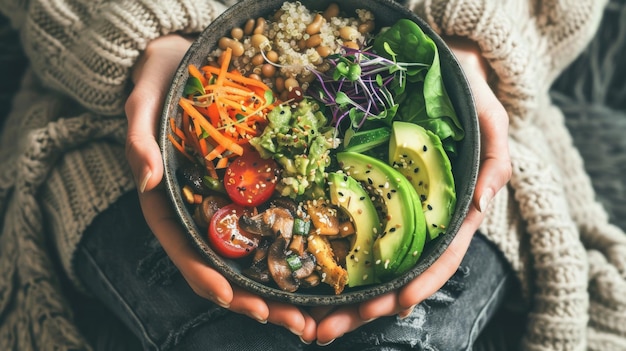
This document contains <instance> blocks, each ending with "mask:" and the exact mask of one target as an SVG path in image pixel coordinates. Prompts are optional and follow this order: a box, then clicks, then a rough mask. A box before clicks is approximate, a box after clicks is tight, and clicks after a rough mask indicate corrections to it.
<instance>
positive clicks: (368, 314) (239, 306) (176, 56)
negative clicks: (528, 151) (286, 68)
mask: <svg viewBox="0 0 626 351" xmlns="http://www.w3.org/2000/svg"><path fill="white" fill-rule="evenodd" d="M446 41H447V43H448V44H449V45H450V47H451V48H452V49H453V51H454V53H455V55H456V56H457V58H458V59H459V61H460V63H461V66H462V67H463V69H464V71H465V73H466V75H467V78H468V81H469V82H470V85H471V87H472V91H473V93H474V98H475V102H476V107H477V112H478V116H479V124H480V131H481V135H482V140H481V141H482V145H483V148H482V150H481V168H480V172H479V176H478V181H477V185H476V191H475V194H474V199H473V203H472V206H470V209H469V213H468V215H467V218H466V220H465V221H464V223H463V225H462V226H461V229H460V231H459V233H458V235H457V236H456V237H455V239H454V240H453V241H452V243H451V244H450V246H449V248H448V249H447V250H446V251H445V252H444V254H443V255H442V256H441V257H440V258H439V259H438V260H437V261H436V262H435V263H434V264H433V265H432V266H431V267H430V268H429V269H428V270H427V271H425V272H424V273H423V274H421V275H420V276H419V277H417V278H416V279H414V280H413V281H411V282H410V283H408V284H407V285H406V286H404V287H403V288H402V289H399V290H397V291H394V292H391V293H388V294H385V295H382V296H379V297H377V298H374V299H372V300H369V301H366V302H363V303H360V304H355V305H348V306H343V307H340V308H336V309H333V308H313V309H306V310H305V309H303V308H300V307H297V306H293V305H289V304H284V303H278V302H274V301H271V300H265V299H263V298H261V297H259V296H255V295H253V294H251V293H248V292H246V291H244V290H241V289H239V288H237V287H236V286H231V285H230V283H229V282H228V281H227V280H226V278H224V277H223V276H222V275H221V274H220V273H218V272H217V271H215V270H213V269H212V268H211V267H209V266H208V265H207V264H206V263H205V262H204V260H203V259H202V258H201V257H200V255H199V254H198V253H197V252H196V251H195V249H194V248H193V247H192V246H191V244H190V243H189V241H188V240H187V238H186V236H185V234H184V231H183V229H182V227H181V226H180V224H179V223H178V220H177V218H176V215H175V213H174V211H173V209H172V208H171V205H170V203H169V201H168V199H167V197H166V194H165V192H164V191H163V189H162V187H160V183H161V180H162V177H163V164H162V161H161V154H160V150H159V146H158V143H157V140H156V138H157V135H158V123H159V118H160V113H161V107H162V104H163V101H164V97H165V95H166V93H167V90H168V87H169V84H170V82H171V78H172V75H173V74H174V72H175V70H176V68H177V67H178V64H179V63H180V60H181V59H182V57H183V55H184V53H185V51H186V50H187V49H188V47H189V45H190V43H191V41H190V39H188V38H184V37H182V36H179V35H168V36H163V37H160V38H158V39H155V40H154V41H152V42H151V43H150V44H149V45H148V47H147V48H146V50H145V51H144V52H143V54H142V56H141V57H140V59H139V60H138V62H137V64H136V65H135V67H134V69H133V75H132V78H133V82H134V83H135V85H134V88H133V90H132V91H131V94H130V96H129V98H128V100H127V103H126V115H127V118H128V135H127V143H126V152H127V158H128V161H129V163H130V165H131V169H132V171H133V174H134V176H135V180H136V183H137V186H138V190H139V198H140V202H141V204H142V208H143V213H144V216H145V218H146V221H147V223H148V225H149V226H150V228H151V229H152V231H153V232H154V235H155V236H156V237H157V239H158V240H159V242H160V243H161V245H162V246H163V248H164V249H165V251H166V252H167V254H168V255H169V257H170V258H171V259H172V261H173V262H174V264H175V265H176V266H177V267H178V269H179V270H180V271H181V273H182V274H183V276H184V277H185V279H186V280H187V282H188V283H189V285H190V286H191V288H192V289H193V290H194V292H195V293H197V294H198V295H200V296H202V297H204V298H207V299H209V300H211V301H213V302H215V303H217V304H219V305H221V306H223V307H226V308H229V309H230V310H232V311H234V312H237V313H242V314H245V315H248V316H249V317H251V318H253V319H255V320H257V321H259V322H260V323H267V322H269V323H273V324H276V325H281V326H284V327H285V328H287V329H288V330H290V331H291V332H292V333H294V334H296V335H298V336H300V338H301V339H302V341H303V342H305V343H311V342H314V341H316V342H317V343H318V344H320V345H326V344H329V343H331V342H332V341H334V340H335V339H336V338H338V337H341V336H342V335H344V334H345V333H348V332H350V331H352V330H355V329H356V328H358V327H360V326H362V325H364V324H366V323H368V322H370V321H372V320H374V319H376V318H378V317H382V316H390V315H398V316H399V317H400V318H403V317H406V316H408V315H409V314H410V312H411V311H412V309H413V307H414V306H415V305H417V304H418V303H420V302H421V301H423V300H424V299H426V298H428V297H429V296H430V295H432V294H433V293H434V292H436V291H437V290H438V289H439V288H441V287H442V286H443V285H444V283H445V282H446V281H447V280H448V279H449V278H450V277H451V276H452V275H453V274H454V272H455V271H456V269H457V268H458V267H459V265H460V263H461V260H462V259H463V256H464V255H465V253H466V251H467V248H468V246H469V243H470V241H471V238H472V236H473V235H474V233H475V232H476V230H477V228H478V226H479V225H480V223H481V222H482V220H483V218H484V211H485V209H486V207H487V206H488V204H489V202H490V201H491V199H492V198H493V196H494V195H495V194H496V193H497V192H498V191H499V190H500V189H501V188H502V187H504V186H505V185H506V183H507V182H508V181H509V179H510V176H511V165H510V160H509V153H508V142H507V135H508V132H507V131H508V116H507V113H506V111H505V110H504V107H503V106H502V104H501V103H500V102H499V101H498V99H497V98H496V96H495V95H494V93H493V91H492V90H491V88H490V87H489V85H488V84H487V76H488V73H489V71H488V65H487V63H486V62H485V61H484V60H483V59H482V56H481V55H480V49H479V48H478V46H477V45H475V44H474V43H473V42H471V41H468V40H466V39H462V38H446ZM146 131H150V133H148V132H146ZM148 204H149V205H148Z"/></svg>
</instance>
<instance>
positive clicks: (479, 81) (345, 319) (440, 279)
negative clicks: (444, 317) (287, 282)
mask: <svg viewBox="0 0 626 351" xmlns="http://www.w3.org/2000/svg"><path fill="white" fill-rule="evenodd" d="M446 42H447V43H448V45H449V46H450V48H451V49H452V51H453V52H454V54H455V55H456V57H457V59H458V60H459V62H460V64H461V66H462V68H463V70H464V72H465V74H466V77H467V79H468V81H469V83H470V86H471V89H472V92H473V94H474V99H475V103H476V109H477V113H478V119H479V125H480V132H481V145H482V149H481V166H480V171H479V175H478V179H477V183H476V188H475V192H474V197H473V201H472V204H471V205H470V208H469V211H468V214H467V217H466V219H465V220H464V222H463V224H462V225H461V228H460V229H459V232H458V233H457V235H456V236H455V238H454V239H453V240H452V242H451V243H450V246H449V247H448V248H447V249H446V251H445V252H444V253H443V254H442V256H441V257H440V258H439V259H438V260H437V261H436V262H435V263H434V264H433V265H432V266H431V267H429V268H428V269H427V270H426V271H425V272H424V273H422V274H421V275H419V276H418V277H416V278H415V279H413V280H412V281H411V282H409V283H408V284H407V285H405V286H404V287H402V288H401V289H399V290H397V291H393V292H390V293H387V294H385V295H382V296H379V297H376V298H374V299H371V300H368V301H366V302H363V303H361V304H355V305H348V306H343V307H340V308H338V309H334V310H333V309H330V308H317V309H313V310H312V311H311V314H312V315H313V316H314V318H315V319H316V320H317V322H318V326H317V342H318V343H319V344H322V345H324V344H328V343H330V342H332V341H333V340H334V339H336V338H338V337H340V336H342V335H344V334H345V333H348V332H350V331H352V330H355V329H356V328H358V327H360V326H362V325H364V324H366V323H368V322H369V321H371V320H373V319H376V318H378V317H382V316H391V315H396V314H398V315H399V316H400V318H403V317H406V316H408V315H409V314H411V311H412V310H413V307H414V306H415V305H417V304H418V303H420V302H422V301H423V300H425V299H426V298H428V297H429V296H431V295H432V294H434V293H435V292H436V291H437V290H439V289H440V288H441V287H442V286H443V285H444V284H445V283H446V281H447V280H448V279H450V277H452V275H453V274H454V273H455V272H456V270H457V268H458V267H459V265H460V264H461V260H462V259H463V256H464V255H465V253H466V252H467V249H468V247H469V244H470V241H471V239H472V237H473V236H474V233H475V232H476V230H477V229H478V227H479V225H480V223H481V222H482V220H483V218H484V212H485V210H486V208H487V206H488V205H489V202H490V201H491V199H492V198H493V197H494V195H495V194H496V193H497V192H498V191H499V190H500V189H501V188H502V187H504V186H505V185H506V183H507V182H508V181H509V179H510V177H511V163H510V159H509V151H508V115H507V113H506V111H505V109H504V107H503V106H502V104H501V103H500V102H499V101H498V99H497V98H496V96H495V95H494V93H493V91H492V90H491V88H490V87H489V85H488V83H487V73H488V65H487V63H486V62H485V61H484V59H483V58H482V56H481V53H480V49H479V48H478V46H477V45H476V44H475V43H474V42H471V41H469V40H467V39H464V38H456V37H455V38H447V40H446Z"/></svg>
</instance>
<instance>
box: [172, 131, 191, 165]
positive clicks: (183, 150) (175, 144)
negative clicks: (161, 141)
mask: <svg viewBox="0 0 626 351" xmlns="http://www.w3.org/2000/svg"><path fill="white" fill-rule="evenodd" d="M167 138H168V139H169V140H170V142H171V143H172V145H174V147H175V148H176V149H177V150H178V151H180V153H181V154H183V156H185V157H187V158H188V159H189V160H190V161H191V162H195V160H194V159H193V157H192V156H191V155H189V153H187V150H185V148H184V147H183V146H182V145H181V144H180V143H179V142H178V141H176V139H174V136H172V135H171V134H168V135H167Z"/></svg>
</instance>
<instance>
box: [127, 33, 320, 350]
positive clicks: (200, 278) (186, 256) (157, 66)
mask: <svg viewBox="0 0 626 351" xmlns="http://www.w3.org/2000/svg"><path fill="white" fill-rule="evenodd" d="M190 44H191V42H190V40H189V39H187V38H184V37H182V36H180V35H167V36H163V37H161V38H158V39H155V40H153V41H152V42H151V43H150V44H149V45H148V47H147V48H146V50H145V51H144V52H143V54H142V56H141V57H140V59H139V60H138V62H137V63H136V65H135V67H134V68H133V82H134V84H135V85H134V87H133V90H132V91H131V93H130V95H129V97H128V100H127V102H126V115H127V118H128V135H127V141H126V154H127V155H126V156H127V159H128V162H129V164H130V166H131V169H132V171H133V174H134V176H135V180H136V184H137V187H138V190H139V200H140V203H141V207H142V210H143V214H144V216H145V219H146V221H147V223H148V226H149V227H150V229H151V230H152V232H153V233H154V235H155V236H156V237H157V239H158V240H159V242H160V243H161V246H162V247H163V249H164V250H165V252H166V253H167V254H168V256H169V257H170V259H171V260H172V262H173V263H174V264H175V265H176V267H177V268H178V269H179V270H180V272H181V273H182V275H183V277H184V278H185V279H186V281H187V283H188V284H189V286H190V287H191V288H192V289H193V291H194V292H195V293H196V294H198V295H200V296H202V297H204V298H206V299H209V300H211V301H213V302H215V303H216V304H218V305H220V306H222V307H224V308H228V309H230V310H231V311H234V312H238V313H242V314H246V315H248V316H250V317H251V318H253V319H256V320H258V321H259V322H261V323H266V322H270V323H273V324H277V325H281V326H284V327H285V328H287V329H288V330H290V331H291V332H292V333H294V334H296V335H299V336H300V337H301V339H302V340H303V341H306V342H312V341H313V340H314V339H315V328H316V325H315V321H314V320H313V318H311V317H310V316H309V315H308V314H307V313H306V312H304V311H303V310H301V309H300V308H298V307H297V306H294V305H290V304H285V303H279V302H275V301H271V300H265V299H263V298H261V297H259V296H256V295H253V294H251V293H249V292H246V291H244V290H243V289H240V288H238V287H236V286H232V285H231V284H230V283H229V281H228V280H227V279H226V278H224V277H223V276H222V275H221V274H220V273H219V272H217V271H216V270H214V269H213V268H211V267H210V266H209V265H208V264H207V263H206V261H205V260H204V259H203V258H202V257H201V256H200V254H199V253H198V252H197V251H196V249H195V248H194V247H192V245H191V243H190V242H189V239H188V238H187V236H186V235H185V234H184V230H183V228H182V226H181V225H180V223H179V221H178V218H177V216H176V213H175V212H174V210H173V209H172V206H171V204H170V202H169V200H168V198H167V196H166V194H165V191H164V190H163V188H162V187H160V186H159V184H160V183H161V180H162V178H163V164H162V161H161V152H160V149H159V145H158V143H157V133H158V125H159V118H160V115H161V109H162V106H163V101H164V97H165V95H166V93H167V91H168V88H169V85H170V83H171V79H172V76H173V74H174V72H175V71H176V69H177V67H178V65H179V63H180V61H181V59H182V57H183V55H184V54H185V52H186V51H187V49H188V48H189V46H190Z"/></svg>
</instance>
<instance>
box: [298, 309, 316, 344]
mask: <svg viewBox="0 0 626 351" xmlns="http://www.w3.org/2000/svg"><path fill="white" fill-rule="evenodd" d="M303 316H304V330H303V331H302V335H301V336H300V340H302V342H303V343H305V344H311V343H312V342H313V341H315V338H317V322H316V321H315V319H314V318H313V317H312V316H311V315H309V314H308V313H303Z"/></svg>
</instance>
